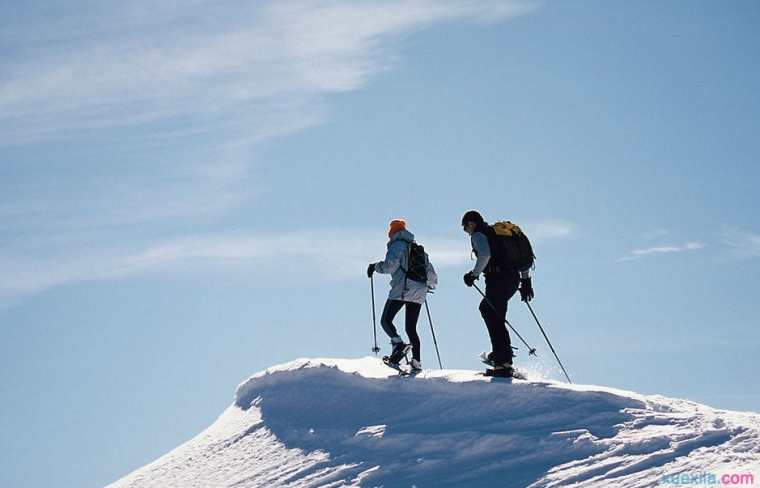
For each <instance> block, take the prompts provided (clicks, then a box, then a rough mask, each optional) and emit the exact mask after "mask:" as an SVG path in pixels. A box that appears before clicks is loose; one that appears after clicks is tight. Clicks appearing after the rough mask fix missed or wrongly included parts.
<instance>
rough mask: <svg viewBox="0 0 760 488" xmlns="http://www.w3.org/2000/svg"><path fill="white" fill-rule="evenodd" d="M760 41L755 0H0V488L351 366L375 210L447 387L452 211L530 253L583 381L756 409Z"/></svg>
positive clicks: (134, 462)
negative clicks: (408, 257) (409, 280)
mask: <svg viewBox="0 0 760 488" xmlns="http://www.w3.org/2000/svg"><path fill="white" fill-rule="evenodd" d="M759 21H760V7H759V6H758V4H757V3H756V2H750V1H747V2H738V1H737V2H731V3H722V2H666V3H663V2H601V1H599V2H595V1H584V2H545V3H529V2H497V1H494V2H490V1H473V2H456V1H440V2H424V1H421V2H401V1H398V2H397V1H389V2H348V1H338V0H336V1H322V2H310V1H287V2H271V3H270V2H255V3H243V2H237V1H231V2H224V3H217V2H204V1H172V2H162V3H161V5H160V6H156V5H153V4H151V3H149V2H143V1H137V2H129V5H120V4H116V3H110V4H109V3H105V2H97V3H96V2H83V1H77V2H66V3H62V2H25V3H23V4H21V3H15V4H9V5H6V6H5V7H4V15H3V16H2V19H1V20H0V25H1V26H2V29H0V54H2V56H1V57H0V59H1V61H0V270H2V273H0V331H1V332H2V338H3V340H2V341H0V366H2V371H3V372H4V373H5V378H4V381H3V382H2V387H0V449H1V450H2V453H3V456H2V458H1V459H2V460H1V461H0V484H1V485H3V486H14V487H26V486H29V487H32V486H53V485H55V486H59V487H66V486H71V487H74V486H76V487H82V486H93V487H94V486H102V485H104V484H106V483H107V482H109V481H112V480H114V479H116V478H118V477H120V476H121V475H123V474H125V473H127V472H129V471H131V470H132V469H134V468H136V467H138V466H140V465H143V464H145V463H146V462H148V461H150V460H152V459H154V458H155V457H157V456H158V455H160V454H162V453H163V452H166V451H167V450H168V449H170V448H172V447H174V446H176V445H177V444H179V443H180V442H182V441H184V440H186V439H188V438H189V437H191V436H192V435H194V434H195V433H197V432H199V431H200V430H201V429H202V428H204V427H205V426H207V425H208V424H210V423H211V422H212V421H213V420H214V419H215V417H216V416H217V415H218V414H219V413H220V412H221V411H222V410H223V409H224V408H225V407H226V406H227V405H228V404H229V402H230V401H231V398H232V394H233V391H234V388H235V385H236V384H237V383H238V382H239V381H242V380H243V379H244V378H245V377H246V376H247V375H248V374H250V373H253V372H256V371H258V370H261V369H263V368H265V367H267V366H270V365H272V364H276V363H280V362H285V361H288V360H291V359H294V358H296V357H302V356H339V357H358V356H364V355H367V354H370V348H371V346H372V343H371V331H372V329H371V315H370V303H369V286H368V280H367V279H366V276H365V275H364V270H365V269H366V264H367V262H369V261H373V260H377V259H379V258H381V257H382V253H383V251H384V249H385V240H386V237H385V232H386V228H387V223H388V221H389V220H390V219H391V218H394V217H405V218H406V219H407V220H408V221H409V227H410V229H411V230H412V231H413V232H414V233H415V234H416V235H417V237H418V240H419V241H420V242H421V243H423V244H424V245H425V246H426V247H427V248H428V250H429V252H430V254H431V258H432V259H433V262H434V264H436V266H437V268H438V269H439V274H440V287H439V290H438V292H437V293H436V294H435V295H434V296H433V297H432V298H431V300H430V307H431V312H432V314H433V319H434V321H435V324H436V332H437V336H438V340H439V345H440V346H441V355H442V358H443V362H444V366H446V367H451V368H470V369H475V368H479V367H480V366H481V365H480V363H479V362H478V361H477V359H476V355H477V354H478V353H479V352H480V351H481V350H484V349H486V348H487V347H488V341H487V335H486V331H485V327H484V326H483V324H482V322H481V320H480V317H479V313H478V311H477V304H478V297H477V296H476V295H475V293H474V291H472V290H470V289H467V288H465V287H464V286H463V285H462V284H461V275H462V274H463V273H464V272H465V271H466V270H468V269H469V267H470V266H471V265H472V263H471V262H470V261H469V247H468V246H469V244H468V239H467V236H466V235H465V234H464V233H462V231H461V227H460V226H459V219H460V217H461V214H462V213H463V212H464V211H465V210H467V209H469V208H478V209H480V210H481V211H482V212H483V214H484V215H485V216H486V218H487V219H490V220H495V219H507V218H508V219H511V220H513V221H515V222H517V223H520V224H521V225H522V226H523V227H524V228H525V229H526V231H527V232H528V233H529V235H530V236H531V237H532V238H533V240H534V241H535V242H534V247H535V249H536V254H537V256H538V261H537V269H536V271H535V278H534V287H535V290H536V299H535V302H534V304H535V309H536V311H537V312H538V314H539V317H540V318H541V319H542V320H543V321H544V322H545V325H546V327H547V330H548V332H549V334H550V337H551V338H552V339H553V341H554V343H555V346H556V347H557V350H558V352H559V353H560V356H561V358H562V359H563V362H564V363H565V365H566V366H567V368H568V370H569V372H570V374H571V375H572V376H573V377H574V378H575V379H576V380H577V381H578V382H583V383H592V384H603V385H609V386H615V387H620V388H626V389H632V390H636V391H639V392H642V393H661V394H664V395H669V396H679V397H686V398H690V399H693V400H695V401H700V402H704V403H708V404H710V405H713V406H718V407H723V408H731V409H749V410H755V411H758V410H760V395H758V393H757V392H758V382H757V378H756V373H757V371H758V368H760V359H759V358H760V354H758V353H760V345H759V344H760V328H759V327H758V325H760V324H758V318H757V312H758V307H757V296H758V293H759V292H760V286H759V285H758V276H760V273H759V271H760V222H759V221H758V219H757V209H758V206H759V204H760V197H759V196H758V192H757V184H758V181H760V169H758V163H759V162H760V161H758V159H759V158H760V142H758V139H757V137H756V133H757V126H758V122H759V121H760V98H759V97H758V96H757V93H756V91H757V89H756V87H757V86H760V69H758V66H760V55H759V54H758V53H759V52H760V51H758V49H757V47H758V45H760V42H759V41H760V38H759V37H760V34H758V31H757V29H756V26H757V25H758V22H759ZM385 290H386V283H385V281H384V280H383V279H382V278H378V280H377V281H376V299H377V301H378V305H380V304H381V303H382V300H383V299H384V293H385ZM510 310H511V311H510V317H511V320H512V322H513V323H514V325H516V326H517V327H518V329H519V330H520V331H521V333H522V334H523V335H524V336H525V337H526V339H528V340H529V342H531V343H534V344H535V345H538V346H539V355H540V361H537V362H533V360H529V359H528V358H526V356H525V354H524V351H521V354H520V355H519V356H518V359H517V361H518V363H519V364H522V365H525V366H527V367H529V368H537V369H543V370H545V371H546V373H547V374H550V375H554V376H555V377H559V376H558V372H557V371H556V368H555V366H554V364H553V362H552V361H551V356H550V353H549V351H547V350H546V347H544V346H543V345H542V338H541V336H540V333H539V332H538V330H537V328H536V327H535V325H534V324H533V323H532V322H531V319H530V316H529V315H528V313H527V311H526V310H525V309H524V308H523V307H522V306H521V305H520V304H519V303H517V302H513V303H512V304H511V309H510ZM420 331H421V333H422V339H423V364H425V365H426V366H427V367H432V366H434V364H435V359H434V358H435V356H434V351H433V350H432V348H431V347H430V346H431V343H430V335H429V329H428V325H427V322H426V321H424V320H423V321H422V322H421V323H420ZM381 339H382V336H381ZM382 345H383V346H384V349H385V350H387V344H385V341H384V340H383V344H382ZM505 415H507V413H505ZM40 466H44V467H45V469H40Z"/></svg>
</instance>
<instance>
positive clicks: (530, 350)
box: [472, 283, 538, 357]
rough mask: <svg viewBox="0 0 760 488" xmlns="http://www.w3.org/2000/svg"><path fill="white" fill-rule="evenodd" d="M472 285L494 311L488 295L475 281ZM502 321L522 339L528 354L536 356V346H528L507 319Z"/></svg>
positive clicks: (494, 309) (494, 308)
mask: <svg viewBox="0 0 760 488" xmlns="http://www.w3.org/2000/svg"><path fill="white" fill-rule="evenodd" d="M472 286H474V287H475V289H476V290H478V293H480V295H481V296H482V297H483V299H484V300H485V301H486V303H487V304H488V305H489V306H490V307H491V308H492V309H493V311H494V312H496V307H495V306H494V305H493V303H491V300H489V299H488V297H487V296H486V295H485V293H483V292H482V291H481V290H480V288H478V285H476V284H475V283H473V284H472ZM504 323H505V324H507V326H509V328H510V329H512V332H514V333H515V335H516V336H517V337H519V338H520V340H521V341H522V343H523V344H525V347H527V348H528V355H529V356H536V348H535V347H530V345H529V344H528V343H527V342H525V339H523V338H522V336H521V335H520V333H519V332H517V329H515V328H514V327H512V324H510V323H509V320H507V319H506V318H505V319H504ZM536 357H538V356H536Z"/></svg>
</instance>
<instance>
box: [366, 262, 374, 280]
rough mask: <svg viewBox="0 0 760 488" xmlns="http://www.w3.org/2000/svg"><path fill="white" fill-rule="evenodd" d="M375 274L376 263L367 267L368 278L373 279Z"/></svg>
mask: <svg viewBox="0 0 760 488" xmlns="http://www.w3.org/2000/svg"><path fill="white" fill-rule="evenodd" d="M374 272H375V263H370V264H369V266H367V278H372V274H373V273H374Z"/></svg>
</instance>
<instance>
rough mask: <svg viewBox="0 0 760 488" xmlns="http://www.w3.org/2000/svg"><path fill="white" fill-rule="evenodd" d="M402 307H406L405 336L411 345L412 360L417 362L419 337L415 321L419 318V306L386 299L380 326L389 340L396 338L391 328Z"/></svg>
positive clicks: (393, 329) (396, 334) (394, 328)
mask: <svg viewBox="0 0 760 488" xmlns="http://www.w3.org/2000/svg"><path fill="white" fill-rule="evenodd" d="M404 305H406V335H407V337H409V343H410V344H411V345H412V355H413V357H414V359H416V360H417V361H419V360H420V336H418V335H417V319H419V318H420V310H421V309H422V305H421V304H419V303H414V302H404V301H401V300H391V299H388V301H387V302H385V308H383V315H382V317H380V325H382V326H383V330H384V331H385V333H386V334H388V335H389V336H390V337H391V339H392V338H394V337H396V336H398V332H397V331H396V327H394V326H393V319H394V318H395V317H396V314H397V313H398V311H399V310H401V307H403V306H404Z"/></svg>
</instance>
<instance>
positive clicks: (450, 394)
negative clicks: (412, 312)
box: [110, 357, 760, 488]
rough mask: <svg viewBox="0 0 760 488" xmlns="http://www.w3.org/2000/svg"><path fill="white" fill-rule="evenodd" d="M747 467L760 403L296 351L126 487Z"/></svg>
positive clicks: (529, 480) (595, 481)
mask: <svg viewBox="0 0 760 488" xmlns="http://www.w3.org/2000/svg"><path fill="white" fill-rule="evenodd" d="M680 473H687V474H689V475H698V474H700V473H702V474H704V473H709V474H714V475H715V476H720V475H722V474H746V473H751V474H753V475H754V481H755V484H757V485H760V414H758V413H752V412H733V411H726V410H717V409H713V408H710V407H707V406H705V405H700V404H698V403H694V402H691V401H687V400H679V399H670V398H665V397H662V396H645V395H639V394H636V393H632V392H628V391H623V390H617V389H613V388H604V387H599V386H589V385H569V384H566V383H560V382H555V381H549V380H540V381H520V380H507V379H501V378H486V377H483V376H479V375H478V374H477V373H476V372H475V371H464V370H443V371H439V370H425V371H423V372H422V373H421V374H420V375H418V376H417V377H415V378H402V377H399V376H397V373H396V372H395V371H393V370H391V369H390V368H388V367H386V366H384V365H383V364H382V362H381V361H380V360H379V359H375V358H372V357H367V358H363V359H298V360H296V361H293V362H290V363H287V364H283V365H279V366H274V367H272V368H269V369H267V370H266V371H263V372H260V373H257V374H255V375H253V376H252V377H251V378H249V379H248V380H247V381H245V382H243V383H242V384H241V385H240V386H239V387H238V389H237V392H236V394H235V400H234V403H233V404H232V405H231V406H230V407H229V408H227V409H226V410H225V411H224V412H223V413H222V415H221V416H220V417H219V418H218V419H217V421H216V422H215V423H214V424H213V425H211V426H210V427H209V428H208V429H206V430H205V431H203V432H202V433H201V434H199V435H198V436H197V437H195V438H194V439H191V440H190V441H188V442H186V443H185V444H183V445H181V446H179V447H177V448H176V449H174V450H173V451H171V452H169V453H168V454H166V455H164V456H162V457H161V458H159V459H157V460H156V461H154V462H152V463H151V464H149V465H147V466H145V467H143V468H140V469H138V470H137V471H135V472H133V473H131V474H129V475H128V476H126V477H124V478H122V479H121V480H119V481H117V482H115V483H113V484H112V485H110V487H111V488H126V487H141V488H142V487H146V488H147V487H161V488H169V487H177V488H189V487H203V488H209V487H214V488H216V487H237V488H248V487H315V486H323V487H347V486H366V487H375V486H377V487H380V486H383V487H412V486H416V487H420V488H422V487H453V486H456V487H470V486H473V487H479V486H498V487H526V486H530V487H551V486H568V485H571V484H574V483H575V485H574V486H605V487H615V486H619V487H650V486H657V485H660V486H667V485H665V484H661V482H662V480H663V478H662V477H663V476H666V475H673V474H680Z"/></svg>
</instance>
